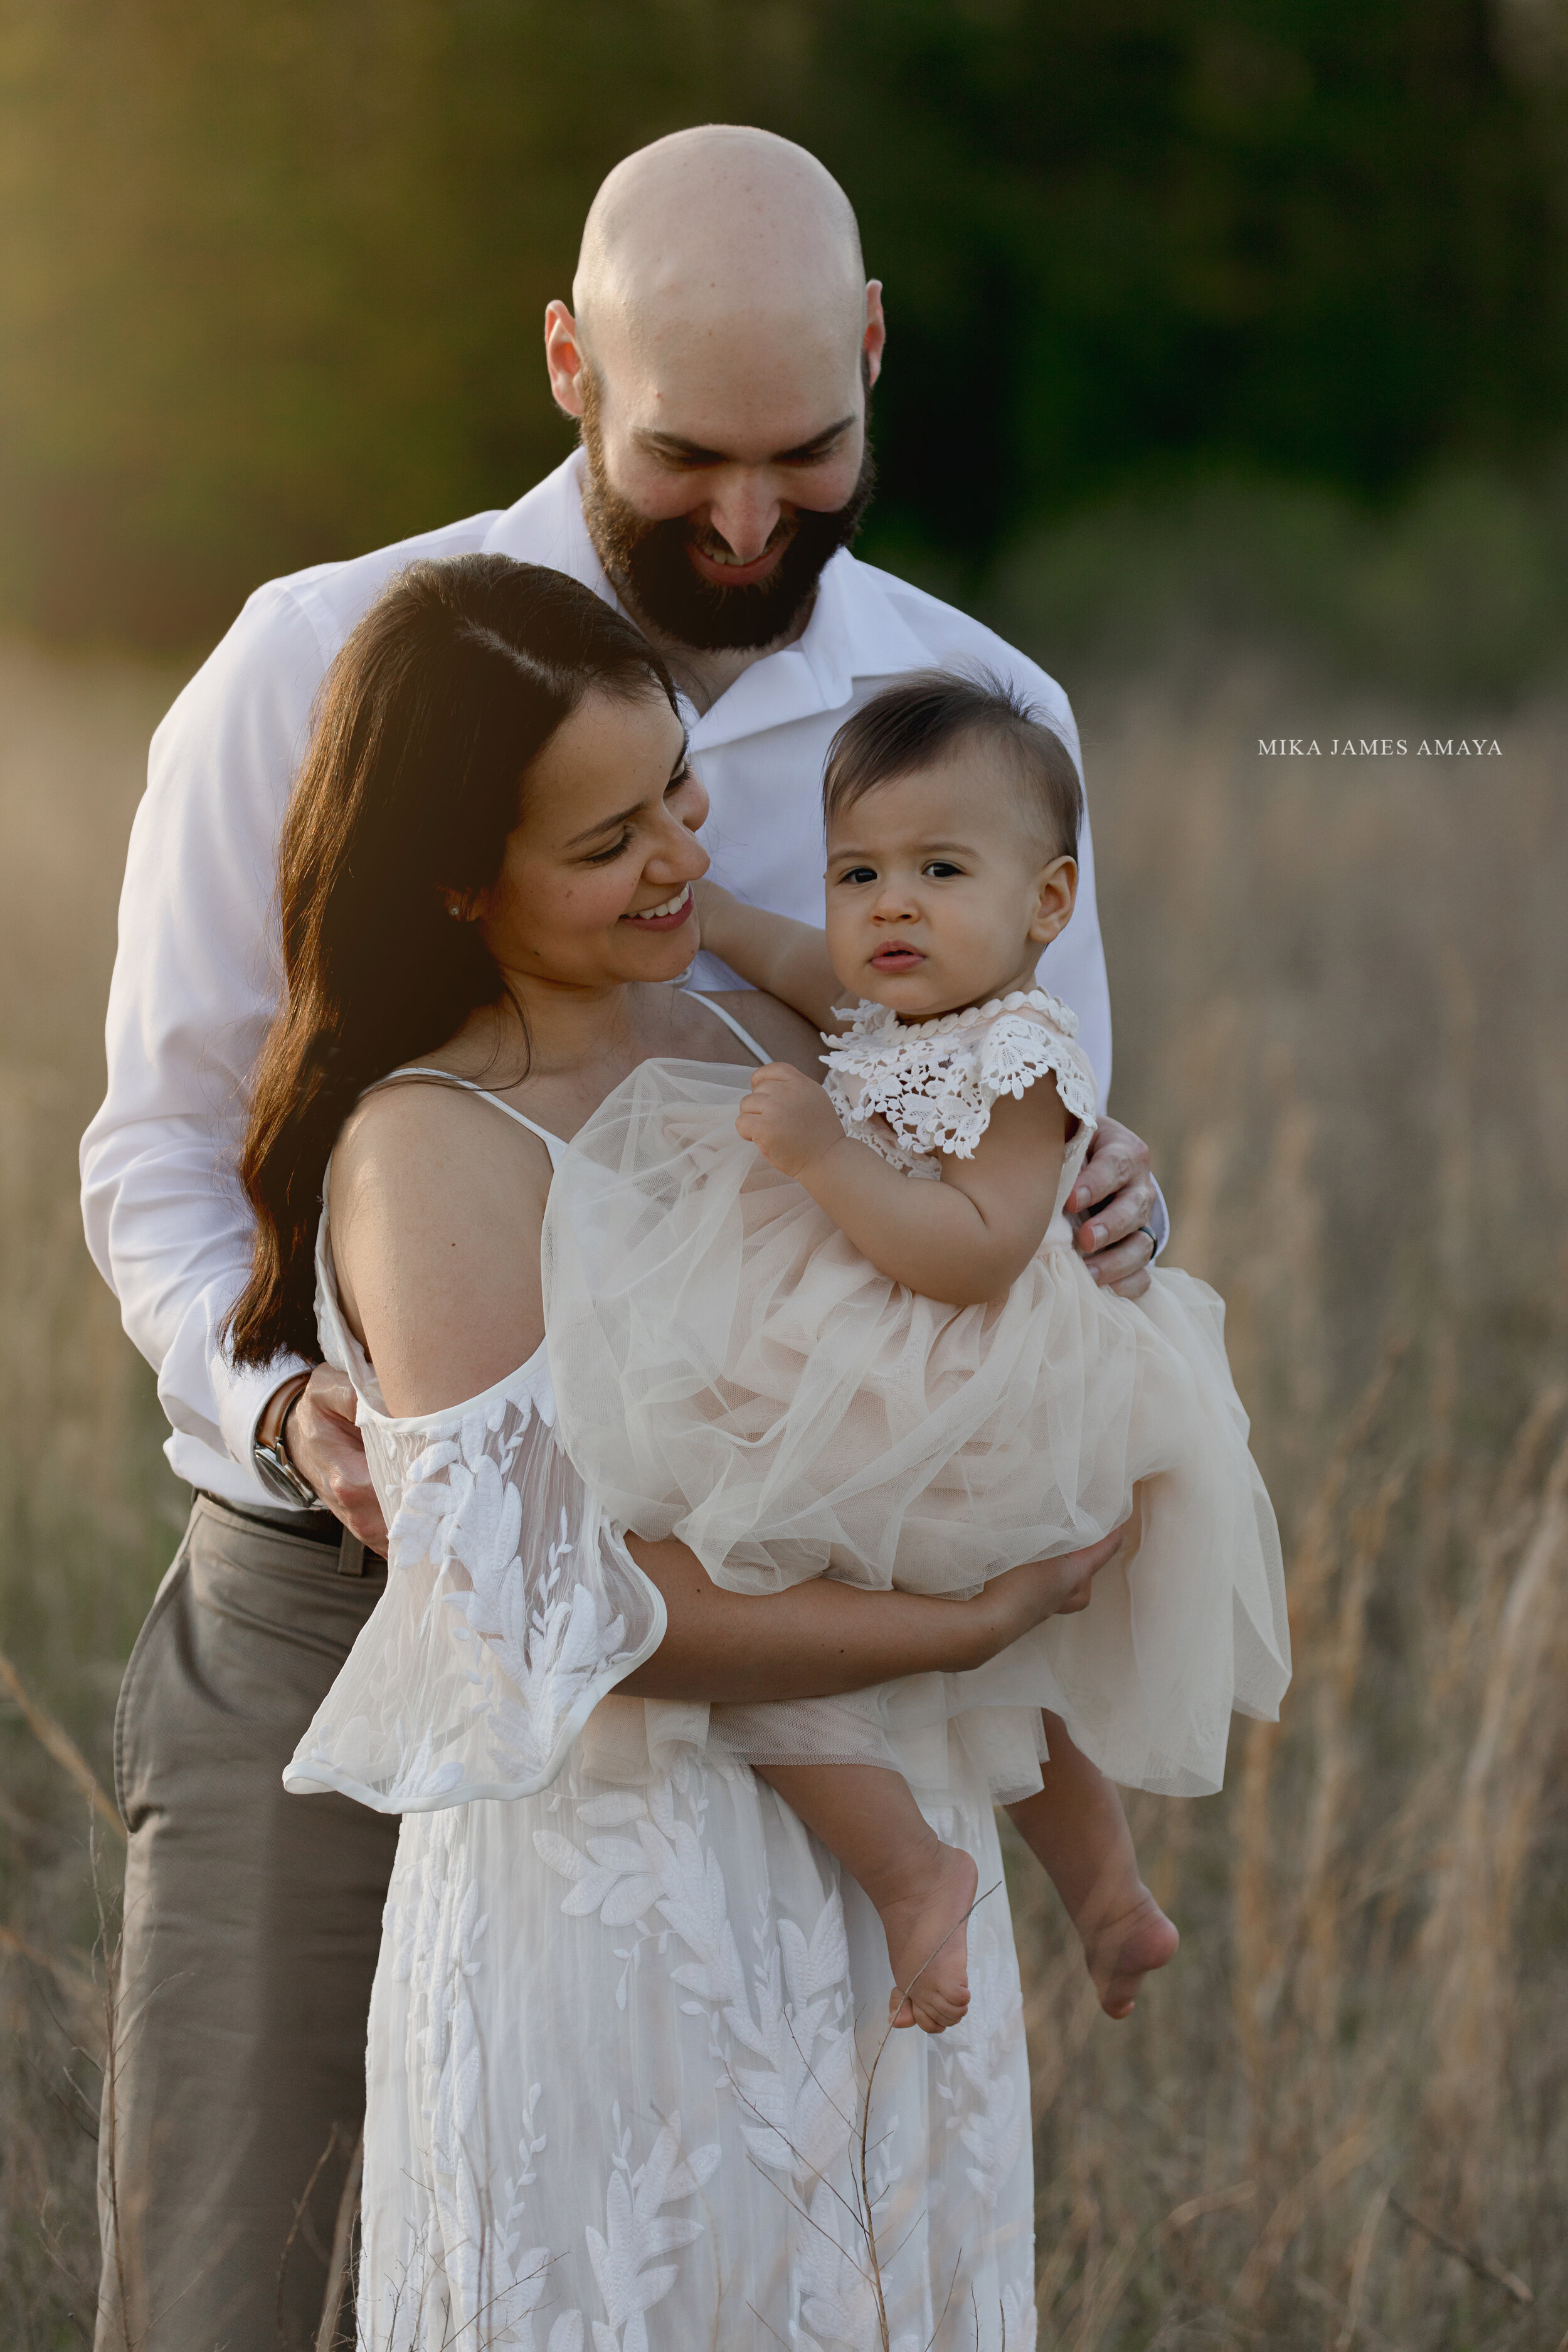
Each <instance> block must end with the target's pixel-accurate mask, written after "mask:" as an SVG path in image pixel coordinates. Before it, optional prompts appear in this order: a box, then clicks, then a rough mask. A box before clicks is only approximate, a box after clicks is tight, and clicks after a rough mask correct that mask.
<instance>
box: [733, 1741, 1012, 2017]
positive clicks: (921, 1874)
mask: <svg viewBox="0 0 1568 2352" xmlns="http://www.w3.org/2000/svg"><path fill="white" fill-rule="evenodd" d="M756 1772H757V1778H758V1779H759V1780H766V1781H767V1782H768V1784H769V1786H770V1787H772V1788H774V1789H776V1790H778V1792H779V1794H780V1796H781V1797H782V1798H783V1799H784V1802H785V1804H786V1805H788V1807H789V1808H790V1811H792V1812H794V1813H797V1814H798V1815H799V1817H800V1819H801V1820H802V1821H803V1822H805V1825H806V1828H807V1829H808V1830H811V1831H812V1832H815V1834H816V1836H817V1837H819V1838H820V1839H821V1840H822V1843H823V1844H824V1845H825V1846H826V1848H827V1851H828V1853H831V1854H833V1855H835V1856H836V1857H837V1860H838V1861H839V1862H841V1863H842V1864H844V1867H845V1869H846V1870H847V1872H848V1873H849V1874H850V1876H851V1877H852V1878H854V1879H856V1880H857V1881H858V1884H859V1885H861V1886H863V1887H864V1888H865V1890H866V1893H867V1894H868V1895H869V1896H870V1898H871V1901H872V1902H873V1903H874V1904H875V1906H876V1907H877V1914H878V1916H879V1918H880V1920H881V1922H882V1928H883V1932H884V1933H885V1935H886V1936H887V1938H888V1958H889V1960H890V1961H891V1962H892V1967H893V1987H894V1990H893V1994H892V1999H891V2000H890V2001H889V2010H890V2012H891V2015H892V2020H893V2023H894V2024H895V2025H918V2026H921V2028H922V2029H923V2030H924V2031H925V2032H927V2033H941V2032H944V2031H945V2030H946V2028H947V2027H948V2026H950V2025H956V2024H957V2023H958V2021H959V2019H960V2018H961V2017H962V2016H963V2013H964V2011H965V2010H966V2009H967V2008H968V2007H969V1942H968V1933H967V1915H968V1913H969V1910H970V1908H971V1906H972V1905H973V1901H974V1888H975V1884H976V1881H977V1878H978V1873H977V1872H976V1870H975V1867H974V1864H973V1860H972V1859H971V1857H970V1856H969V1855H968V1854H966V1853H962V1852H961V1851H960V1850H959V1849H958V1848H957V1847H956V1846H951V1845H943V1843H942V1840H941V1839H940V1838H939V1837H938V1835H937V1833H936V1832H935V1831H934V1830H933V1829H932V1828H931V1824H930V1822H928V1821H927V1820H926V1818H925V1816H924V1814H923V1813H922V1812H921V1809H920V1807H919V1806H918V1805H917V1804H916V1802H915V1801H914V1797H913V1794H912V1792H911V1791H910V1787H909V1784H908V1782H907V1781H906V1780H904V1779H903V1778H902V1776H901V1775H900V1773H897V1772H893V1771H889V1770H887V1769H885V1768H884V1767H883V1766H881V1765H879V1764H766V1765H758V1766H757V1767H756Z"/></svg>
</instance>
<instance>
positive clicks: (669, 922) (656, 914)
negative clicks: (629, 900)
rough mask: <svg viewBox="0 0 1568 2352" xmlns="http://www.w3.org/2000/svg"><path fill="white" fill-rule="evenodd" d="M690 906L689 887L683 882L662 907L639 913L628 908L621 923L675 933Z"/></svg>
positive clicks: (649, 908) (688, 912) (687, 914)
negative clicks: (637, 924) (635, 924)
mask: <svg viewBox="0 0 1568 2352" xmlns="http://www.w3.org/2000/svg"><path fill="white" fill-rule="evenodd" d="M691 904H692V901H691V885H690V883H689V882H683V883H682V884H681V886H680V887H679V890H678V891H677V892H676V894H675V896H674V898H667V899H666V900H665V901H664V903H663V905H662V906H659V907H647V908H643V909H641V910H640V911H638V910H637V909H635V908H628V909H627V911H626V914H624V915H623V916H622V917H621V920H622V922H623V923H641V924H642V925H643V926H644V927H645V929H647V930H650V931H676V930H679V929H680V926H681V924H682V923H684V922H685V921H686V919H687V918H688V917H689V914H690V912H691Z"/></svg>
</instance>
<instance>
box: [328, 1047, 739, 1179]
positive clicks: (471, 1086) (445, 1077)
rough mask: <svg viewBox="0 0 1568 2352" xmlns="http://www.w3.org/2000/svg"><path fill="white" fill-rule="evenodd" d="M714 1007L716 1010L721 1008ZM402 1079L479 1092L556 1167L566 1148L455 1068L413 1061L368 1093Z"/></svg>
mask: <svg viewBox="0 0 1568 2352" xmlns="http://www.w3.org/2000/svg"><path fill="white" fill-rule="evenodd" d="M714 1009H715V1011H716V1010H717V1007H715V1008H714ZM399 1078H439V1079H440V1080H441V1082H442V1084H443V1085H445V1086H448V1087H462V1089H463V1092H464V1093H465V1094H468V1095H478V1097H479V1100H480V1101H481V1102H488V1103H493V1104H494V1105H495V1107H496V1108H497V1110H500V1111H504V1112H505V1113H506V1115H507V1117H508V1118H515V1119H516V1121H517V1123H518V1125H519V1127H526V1128H527V1129H528V1131H529V1133H530V1135H537V1136H538V1138H539V1140H540V1141H541V1143H542V1144H543V1146H544V1148H545V1150H547V1151H548V1152H549V1154H550V1159H551V1164H552V1166H553V1164H554V1162H555V1160H556V1157H557V1155H558V1154H559V1153H561V1152H563V1151H564V1150H565V1149H566V1144H565V1139H564V1138H563V1137H562V1136H559V1135H552V1134H551V1132H550V1129H548V1128H547V1127H538V1126H536V1125H535V1124H534V1122H533V1120H532V1119H531V1118H526V1117H525V1116H524V1114H523V1113H522V1112H521V1111H520V1110H514V1109H513V1108H512V1107H511V1105H510V1103H509V1102H502V1100H501V1098H500V1095H492V1094H491V1092H490V1091H489V1087H481V1086H479V1085H477V1084H476V1083H475V1081H474V1080H473V1079H472V1078H459V1077H458V1076H457V1075H456V1074H455V1073H454V1072H453V1071H451V1070H437V1069H432V1068H430V1067H429V1066H427V1065H425V1064H422V1063H417V1062H410V1063H407V1064H406V1065H405V1066H404V1067H403V1068H402V1069H400V1070H388V1072H387V1074H386V1076H385V1077H384V1078H377V1080H376V1082H375V1085H374V1087H366V1088H365V1093H366V1094H367V1095H374V1094H375V1093H376V1092H378V1091H379V1089H380V1088H381V1087H391V1086H395V1085H396V1083H397V1081H398V1079H399Z"/></svg>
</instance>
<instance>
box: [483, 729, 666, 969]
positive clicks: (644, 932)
mask: <svg viewBox="0 0 1568 2352" xmlns="http://www.w3.org/2000/svg"><path fill="white" fill-rule="evenodd" d="M523 801H524V814H523V818H522V822H521V824H519V825H518V826H517V827H516V828H515V829H514V831H512V832H511V833H510V834H509V835H508V836H507V844H506V851H505V855H504V856H503V857H502V860H501V869H500V874H499V875H498V876H497V877H496V879H495V881H494V882H493V883H492V884H491V886H490V887H489V889H488V890H481V891H479V892H478V893H476V894H475V897H474V898H473V900H472V902H471V903H472V907H473V909H474V912H475V913H476V915H477V917H478V919H479V924H480V928H481V931H482V935H483V938H484V942H485V945H486V946H487V947H488V948H489V951H490V953H491V954H492V955H493V956H494V957H495V960H496V961H497V962H498V963H499V964H500V966H501V968H502V970H503V971H507V972H509V973H513V974H515V975H517V976H518V977H519V978H520V979H532V980H539V981H546V982H556V983H557V984H559V985H563V986H565V987H568V988H588V989H602V988H605V987H615V986H618V985H621V984H623V983H625V982H627V981H663V980H673V979H675V978H676V977H677V975H678V974H679V973H680V972H683V971H685V969H686V967H687V965H688V964H689V962H690V961H691V959H692V957H693V956H694V955H695V954H696V952H697V926H696V924H695V922H694V921H693V919H692V899H691V885H692V883H693V882H695V881H696V880H698V879H699V877H700V876H701V875H703V874H705V873H706V872H707V870H708V854H707V852H706V850H704V849H702V848H700V846H699V845H698V842H697V839H696V835H697V828H698V826H699V825H700V824H702V822H703V820H704V819H705V817H706V816H707V814H708V795H707V793H705V792H704V791H703V789H702V787H701V785H700V783H699V782H698V781H697V778H696V776H695V775H694V774H693V773H692V771H691V769H690V768H689V765H688V764H687V759H686V739H685V735H684V732H683V730H682V729H681V725H680V721H679V719H677V717H676V715H675V713H674V711H673V710H671V709H670V707H669V705H668V702H667V701H666V700H665V698H664V697H663V695H662V694H660V693H659V692H658V689H657V688H653V689H651V690H650V691H649V692H648V693H647V694H646V695H641V696H638V698H637V699H636V700H635V701H630V702H627V701H621V700H618V699H617V698H615V697H613V696H611V695H607V694H599V693H590V694H588V695H586V696H584V699H583V700H582V701H581V702H580V703H579V704H578V706H577V708H576V709H575V710H574V712H573V713H572V716H571V717H570V719H566V720H565V721H564V722H563V724H562V725H561V726H560V727H559V728H558V729H557V730H556V731H555V733H554V734H553V735H552V737H551V739H550V740H549V742H548V743H547V744H546V745H545V747H544V749H543V751H541V752H540V754H539V756H538V757H537V759H536V760H535V761H533V764H532V766H531V768H530V769H529V771H528V775H527V779H526V782H525V784H524V788H523Z"/></svg>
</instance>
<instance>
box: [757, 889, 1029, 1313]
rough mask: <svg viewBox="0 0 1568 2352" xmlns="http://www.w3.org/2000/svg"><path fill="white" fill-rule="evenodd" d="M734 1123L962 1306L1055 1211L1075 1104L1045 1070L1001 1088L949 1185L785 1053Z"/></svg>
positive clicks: (931, 1291)
mask: <svg viewBox="0 0 1568 2352" xmlns="http://www.w3.org/2000/svg"><path fill="white" fill-rule="evenodd" d="M801 928H802V929H804V928H805V926H804V925H803V926H802V927H801ZM735 1124H736V1126H737V1127H738V1128H739V1129H740V1131H741V1133H742V1135H743V1136H745V1137H746V1138H747V1139H748V1140H749V1141H751V1142H752V1143H754V1144H755V1145H756V1146H757V1149H758V1150H760V1151H761V1152H762V1154H763V1158H764V1159H766V1160H771V1161H772V1163H773V1166H774V1167H775V1168H777V1169H778V1170H780V1171H781V1172H782V1173H783V1174H784V1175H786V1176H794V1177H795V1179H796V1180H797V1181H798V1182H800V1183H801V1184H802V1185H804V1186H805V1190H806V1191H807V1192H809V1193H810V1194H811V1197H812V1199H813V1200H814V1201H816V1202H817V1204H818V1206H819V1207H821V1208H823V1209H826V1212H827V1214H828V1215H829V1216H830V1217H831V1218H832V1220H833V1222H834V1223H835V1224H836V1225H837V1227H838V1230H839V1232H840V1233H842V1234H845V1235H846V1236H847V1238H848V1239H849V1240H850V1241H852V1242H853V1243H854V1244H855V1246H856V1248H857V1249H858V1251H859V1252H860V1253H861V1255H862V1256H864V1257H868V1258H869V1259H870V1261H871V1263H872V1265H874V1266H875V1267H876V1268H877V1269H878V1271H879V1273H881V1274H885V1275H886V1276H888V1277H889V1280H890V1281H892V1282H901V1283H903V1284H904V1285H905V1286H906V1287H907V1288H909V1289H910V1290H918V1291H920V1292H921V1294H922V1296H923V1297H927V1298H940V1299H944V1300H946V1301H947V1302H949V1303H950V1304H951V1305H952V1306H954V1307H973V1306H978V1305H979V1304H981V1302H982V1301H984V1300H985V1299H987V1298H997V1297H1001V1295H1002V1293H1003V1292H1004V1291H1005V1290H1007V1289H1009V1288H1010V1287H1011V1286H1012V1285H1013V1283H1015V1282H1016V1280H1017V1278H1018V1276H1019V1275H1020V1274H1022V1272H1023V1270H1024V1268H1025V1266H1026V1265H1027V1264H1028V1262H1029V1260H1030V1258H1031V1257H1033V1255H1034V1254H1035V1252H1036V1251H1037V1249H1038V1247H1039V1245H1040V1243H1041V1241H1042V1240H1043V1239H1044V1237H1045V1231H1046V1227H1047V1225H1048V1224H1049V1223H1050V1221H1051V1213H1052V1211H1053V1210H1054V1208H1055V1206H1056V1198H1057V1185H1058V1181H1059V1179H1060V1176H1061V1172H1062V1155H1063V1153H1064V1151H1065V1150H1066V1149H1067V1113H1066V1111H1065V1110H1064V1109H1063V1108H1062V1102H1061V1097H1060V1096H1059V1095H1058V1093H1057V1090H1056V1088H1055V1087H1054V1086H1051V1085H1049V1084H1048V1083H1047V1082H1046V1081H1045V1080H1043V1079H1042V1080H1040V1081H1039V1082H1037V1084H1036V1085H1034V1086H1032V1087H1029V1088H1028V1089H1027V1091H1026V1093H1025V1094H1024V1095H1023V1097H1021V1098H1018V1099H1015V1097H1013V1096H1011V1095H1004V1096H1003V1097H1002V1098H1001V1099H1000V1101H998V1102H997V1103H996V1104H995V1105H994V1108H993V1109H992V1113H991V1119H990V1124H989V1125H988V1127H987V1128H986V1129H985V1132H984V1135H983V1136H982V1138H981V1139H980V1142H979V1144H978V1145H977V1146H976V1148H975V1153H974V1157H973V1160H958V1159H953V1158H949V1157H946V1156H944V1157H943V1160H942V1182H941V1183H940V1184H932V1183H929V1182H926V1183H922V1182H921V1181H918V1180H914V1179H911V1178H910V1177H908V1176H904V1175H901V1174H900V1171H898V1170H897V1169H896V1168H893V1167H891V1166H890V1165H889V1162H888V1161H887V1160H883V1159H881V1158H879V1155H878V1154H877V1153H876V1152H875V1151H873V1150H871V1149H870V1147H869V1145H868V1144H865V1143H859V1142H857V1141H856V1140H855V1139H854V1138H853V1137H851V1136H847V1135H846V1134H845V1132H844V1129H843V1128H842V1127H841V1126H840V1124H839V1120H838V1114H837V1111H836V1110H835V1109H834V1108H833V1105H832V1104H831V1103H830V1102H829V1101H828V1099H827V1097H826V1094H825V1093H824V1092H823V1090H822V1088H821V1087H818V1086H814V1085H813V1084H812V1082H811V1080H810V1079H809V1078H807V1077H804V1076H802V1075H801V1073H800V1071H798V1070H796V1069H794V1068H792V1067H791V1066H790V1065H789V1064H788V1063H787V1062H770V1063H769V1064H768V1065H767V1066H766V1067H765V1068H764V1069H761V1070H759V1071H758V1072H757V1074H756V1076H754V1077H753V1079H752V1091H751V1093H750V1094H749V1095H748V1096H747V1097H746V1099H745V1101H744V1102H743V1103H742V1106H741V1112H740V1117H739V1118H737V1119H736V1121H735Z"/></svg>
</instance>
